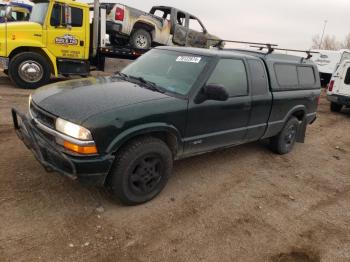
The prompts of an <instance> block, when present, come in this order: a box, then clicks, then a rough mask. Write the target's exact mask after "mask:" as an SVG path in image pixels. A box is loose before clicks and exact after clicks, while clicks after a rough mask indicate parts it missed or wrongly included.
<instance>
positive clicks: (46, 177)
mask: <svg viewBox="0 0 350 262" xmlns="http://www.w3.org/2000/svg"><path fill="white" fill-rule="evenodd" d="M113 69H114V68H113ZM28 94H29V91H26V90H19V89H16V88H14V87H13V86H12V85H11V84H10V82H9V81H8V79H7V78H6V77H5V76H4V75H2V74H0V152H1V153H0V154H1V158H0V261H244V262H249V261H259V262H260V261H272V262H276V261H287V262H289V261H297V262H307V261H309V262H310V261H312V262H316V261H350V161H349V160H350V132H349V130H350V110H348V111H344V112H343V113H340V114H334V113H331V112H330V111H329V105H328V103H327V102H326V100H325V99H324V98H323V99H322V100H321V105H320V109H319V119H318V121H317V122H316V123H315V124H314V125H312V126H311V127H310V128H309V129H308V135H307V141H306V143H305V144H298V145H297V146H296V148H295V150H294V151H293V152H292V153H291V154H289V155H286V156H278V155H274V154H273V153H271V152H270V151H269V150H268V148H267V146H266V144H265V143H253V144H249V145H244V146H239V147H236V148H233V149H229V150H224V151H221V152H216V153H212V154H207V155H203V156H199V157H194V158H191V159H187V160H183V161H179V162H177V163H176V164H175V170H174V175H173V177H172V178H171V180H170V182H169V184H168V186H167V187H166V188H165V190H164V192H163V193H162V194H161V195H160V196H159V197H158V198H157V199H155V200H154V201H152V202H151V203H148V204H145V205H143V206H138V207H124V206H121V205H120V204H118V203H113V202H111V201H110V200H109V199H108V197H107V196H106V195H105V194H104V193H103V192H101V191H99V190H97V189H94V188H90V189H89V188H84V187H82V186H81V185H79V184H78V183H76V182H73V181H70V180H68V179H66V178H63V177H61V176H59V175H56V174H51V173H46V172H45V171H44V169H43V168H42V167H41V166H40V165H39V164H38V163H37V162H36V160H35V159H34V157H33V156H32V154H31V153H30V152H29V151H28V150H27V149H26V148H25V147H24V145H23V144H22V143H21V142H20V141H19V140H18V139H17V138H16V135H15V133H14V132H13V130H12V126H11V121H10V107H12V106H16V107H18V108H20V109H22V110H26V107H27V97H28Z"/></svg>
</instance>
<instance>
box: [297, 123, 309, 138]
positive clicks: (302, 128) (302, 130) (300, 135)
mask: <svg viewBox="0 0 350 262" xmlns="http://www.w3.org/2000/svg"><path fill="white" fill-rule="evenodd" d="M306 128H307V120H306V118H304V120H303V121H302V122H301V124H300V125H299V128H298V133H297V142H298V143H304V142H305V136H306Z"/></svg>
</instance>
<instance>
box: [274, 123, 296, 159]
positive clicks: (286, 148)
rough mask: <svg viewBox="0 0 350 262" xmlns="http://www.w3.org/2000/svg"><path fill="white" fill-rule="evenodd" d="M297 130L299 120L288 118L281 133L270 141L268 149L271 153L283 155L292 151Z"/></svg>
mask: <svg viewBox="0 0 350 262" xmlns="http://www.w3.org/2000/svg"><path fill="white" fill-rule="evenodd" d="M298 129H299V120H298V119H297V118H296V117H292V118H290V119H289V120H288V121H287V123H286V125H285V126H284V128H283V129H282V131H281V132H280V133H279V134H278V135H277V136H275V137H272V138H271V139H270V147H271V149H272V151H273V152H275V153H277V154H280V155H284V154H288V153H289V152H291V151H292V149H293V147H294V145H295V143H296V140H297V134H298Z"/></svg>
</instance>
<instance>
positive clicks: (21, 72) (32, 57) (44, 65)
mask: <svg viewBox="0 0 350 262" xmlns="http://www.w3.org/2000/svg"><path fill="white" fill-rule="evenodd" d="M9 76H10V78H11V80H12V81H13V82H14V83H15V84H16V86H18V87H20V88H27V89H33V88H38V87H40V86H43V85H45V84H47V83H48V82H49V81H50V77H51V70H50V64H49V63H48V61H47V60H46V58H44V57H43V56H41V55H40V54H37V53H34V52H24V53H20V54H18V55H16V56H15V57H14V58H12V59H11V61H10V64H9Z"/></svg>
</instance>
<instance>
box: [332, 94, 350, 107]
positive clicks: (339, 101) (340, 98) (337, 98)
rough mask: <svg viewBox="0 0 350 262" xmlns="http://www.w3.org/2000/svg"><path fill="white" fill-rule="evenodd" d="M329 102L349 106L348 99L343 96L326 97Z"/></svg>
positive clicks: (349, 99)
mask: <svg viewBox="0 0 350 262" xmlns="http://www.w3.org/2000/svg"><path fill="white" fill-rule="evenodd" d="M327 100H328V101H329V102H333V103H337V104H340V105H343V106H350V97H349V96H343V95H327Z"/></svg>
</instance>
